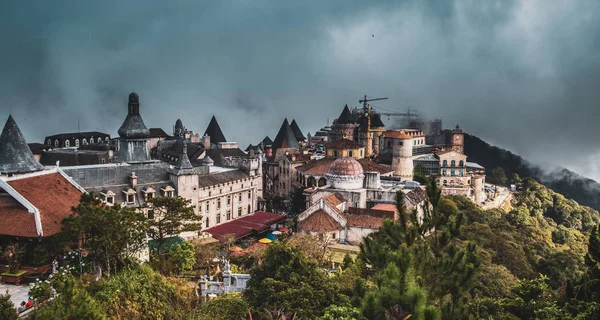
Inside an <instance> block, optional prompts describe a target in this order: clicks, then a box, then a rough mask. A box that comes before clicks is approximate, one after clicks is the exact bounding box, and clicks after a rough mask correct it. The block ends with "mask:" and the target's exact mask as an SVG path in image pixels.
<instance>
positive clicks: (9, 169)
mask: <svg viewBox="0 0 600 320" xmlns="http://www.w3.org/2000/svg"><path fill="white" fill-rule="evenodd" d="M43 169H44V166H42V165H41V164H40V163H39V162H37V160H35V158H34V157H33V153H32V152H31V149H30V148H29V145H27V142H26V141H25V138H24V137H23V134H22V133H21V130H20V129H19V126H17V123H16V122H15V119H13V117H12V115H9V116H8V120H6V124H5V125H4V129H2V134H1V135H0V173H3V174H6V173H27V172H34V171H40V170H43Z"/></svg>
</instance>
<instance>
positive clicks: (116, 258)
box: [63, 193, 148, 274]
mask: <svg viewBox="0 0 600 320" xmlns="http://www.w3.org/2000/svg"><path fill="white" fill-rule="evenodd" d="M73 211H74V214H72V215H70V216H69V217H67V218H66V219H65V220H64V221H63V232H64V233H65V234H66V235H68V237H69V238H70V239H72V241H73V242H76V241H77V240H79V239H80V237H81V235H85V243H84V247H85V248H86V249H87V250H88V251H89V256H90V258H91V260H92V261H95V262H96V263H98V266H102V267H106V271H107V272H108V274H110V273H111V271H116V270H118V269H119V268H120V267H122V266H123V265H125V263H126V260H128V259H129V258H131V257H133V256H134V255H135V254H136V253H137V252H139V251H140V250H141V249H142V248H144V246H147V245H148V244H147V241H146V231H147V219H146V218H145V217H144V215H143V214H141V213H139V212H136V211H135V210H133V209H129V208H125V207H121V206H118V205H115V206H107V205H105V204H103V203H102V202H101V201H100V200H99V199H97V198H96V196H95V195H94V194H92V193H90V194H83V195H82V196H81V201H80V203H79V205H78V206H77V207H75V208H74V209H73Z"/></svg>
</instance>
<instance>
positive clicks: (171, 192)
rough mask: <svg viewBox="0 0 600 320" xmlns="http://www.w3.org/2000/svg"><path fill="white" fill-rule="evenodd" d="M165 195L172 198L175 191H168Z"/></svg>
mask: <svg viewBox="0 0 600 320" xmlns="http://www.w3.org/2000/svg"><path fill="white" fill-rule="evenodd" d="M165 194H166V196H167V197H168V198H170V197H172V196H173V191H167V192H166V193H165Z"/></svg>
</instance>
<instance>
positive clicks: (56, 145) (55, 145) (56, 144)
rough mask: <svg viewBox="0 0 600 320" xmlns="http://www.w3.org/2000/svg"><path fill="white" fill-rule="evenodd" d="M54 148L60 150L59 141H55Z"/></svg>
mask: <svg viewBox="0 0 600 320" xmlns="http://www.w3.org/2000/svg"><path fill="white" fill-rule="evenodd" d="M54 147H55V148H58V140H54Z"/></svg>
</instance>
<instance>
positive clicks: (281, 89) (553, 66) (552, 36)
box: [0, 0, 600, 180]
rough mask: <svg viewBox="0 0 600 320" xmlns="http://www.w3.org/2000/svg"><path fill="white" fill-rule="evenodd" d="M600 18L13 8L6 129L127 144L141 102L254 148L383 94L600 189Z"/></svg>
mask: <svg viewBox="0 0 600 320" xmlns="http://www.w3.org/2000/svg"><path fill="white" fill-rule="evenodd" d="M599 20H600V2H598V1H595V0H582V1H553V2H551V4H550V3H549V2H548V1H543V0H541V1H431V2H425V1H403V2H401V1H369V2H366V1H330V2H328V3H327V4H323V1H294V2H291V1H241V0H240V1H215V2H212V1H211V2H209V1H123V0H121V1H102V2H92V1H61V2H58V3H48V2H41V1H20V2H8V1H7V3H3V4H0V25H1V28H0V39H1V40H2V42H3V44H4V46H3V50H2V51H1V52H0V68H1V69H0V70H2V72H1V73H0V116H2V117H4V118H6V117H7V116H8V114H9V113H12V114H13V116H14V117H15V119H16V121H17V123H18V124H19V126H20V127H21V130H22V131H23V132H24V134H25V136H26V138H27V140H28V141H29V142H36V141H37V142H42V139H43V137H44V136H46V135H50V134H55V133H59V132H69V131H77V130H78V127H79V128H80V130H81V131H92V130H97V131H103V132H107V133H110V134H111V135H116V131H117V129H118V128H119V126H120V125H121V123H122V121H123V119H124V118H125V115H126V111H127V108H126V104H127V95H128V94H129V93H130V92H131V91H135V92H137V93H138V94H139V95H140V102H141V113H142V116H143V117H144V120H145V123H146V125H147V126H148V127H162V128H164V129H165V131H167V132H170V131H171V129H172V126H173V124H174V123H175V121H176V120H177V119H178V118H181V119H182V120H183V123H184V125H185V126H186V127H188V128H189V129H192V130H194V131H197V132H200V133H201V134H202V133H203V132H204V129H205V128H206V126H207V125H208V122H209V120H210V117H211V116H212V115H213V114H214V115H215V116H216V117H217V119H218V121H219V123H220V125H221V127H222V129H223V131H224V133H225V136H226V137H227V139H228V140H230V141H238V142H239V143H240V146H241V147H242V148H245V146H246V145H247V144H249V143H256V142H258V141H260V140H261V139H262V138H263V137H264V136H266V135H269V136H270V137H271V138H274V135H275V134H276V132H277V130H278V128H279V126H280V124H281V122H282V121H283V119H284V118H285V117H287V118H288V119H289V120H290V121H291V119H292V118H294V119H296V121H297V122H298V124H299V125H300V127H301V129H302V130H303V131H304V134H307V133H308V132H311V133H314V132H315V131H316V130H318V129H319V128H321V127H323V126H324V125H325V124H326V120H327V119H328V118H329V119H330V120H333V119H334V118H336V117H337V116H338V115H339V113H340V112H341V110H342V107H343V106H344V104H348V105H358V99H360V97H361V96H362V95H364V94H367V95H370V96H378V97H382V96H386V97H389V100H386V101H378V102H377V103H374V106H375V108H377V107H380V108H384V109H386V110H395V111H399V112H404V111H406V110H407V109H408V108H411V109H414V110H417V111H418V112H419V113H421V114H423V115H425V116H427V117H432V118H442V119H443V121H444V125H445V127H453V126H454V125H456V124H460V125H461V127H462V128H463V129H464V130H465V131H467V132H469V133H472V134H474V135H477V136H479V137H481V138H482V139H484V140H486V141H487V142H489V143H491V144H494V145H497V146H499V147H502V148H506V149H509V150H511V151H512V152H514V153H517V154H520V155H522V156H523V157H525V158H526V159H529V160H531V161H532V162H534V163H538V164H544V165H546V164H547V165H548V166H565V167H567V168H569V169H572V170H574V171H576V172H578V173H581V174H583V175H585V176H588V177H591V178H594V179H596V180H600V167H599V166H598V159H600V152H599V150H598V149H599V148H598V143H597V139H596V130H595V127H596V123H597V122H598V121H599V120H600V108H598V101H600V90H598V89H597V84H598V83H600V54H599V53H600V52H599V51H600V21H599ZM383 120H384V122H385V123H391V121H387V119H386V118H384V119H383ZM467 148H468V146H467Z"/></svg>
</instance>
